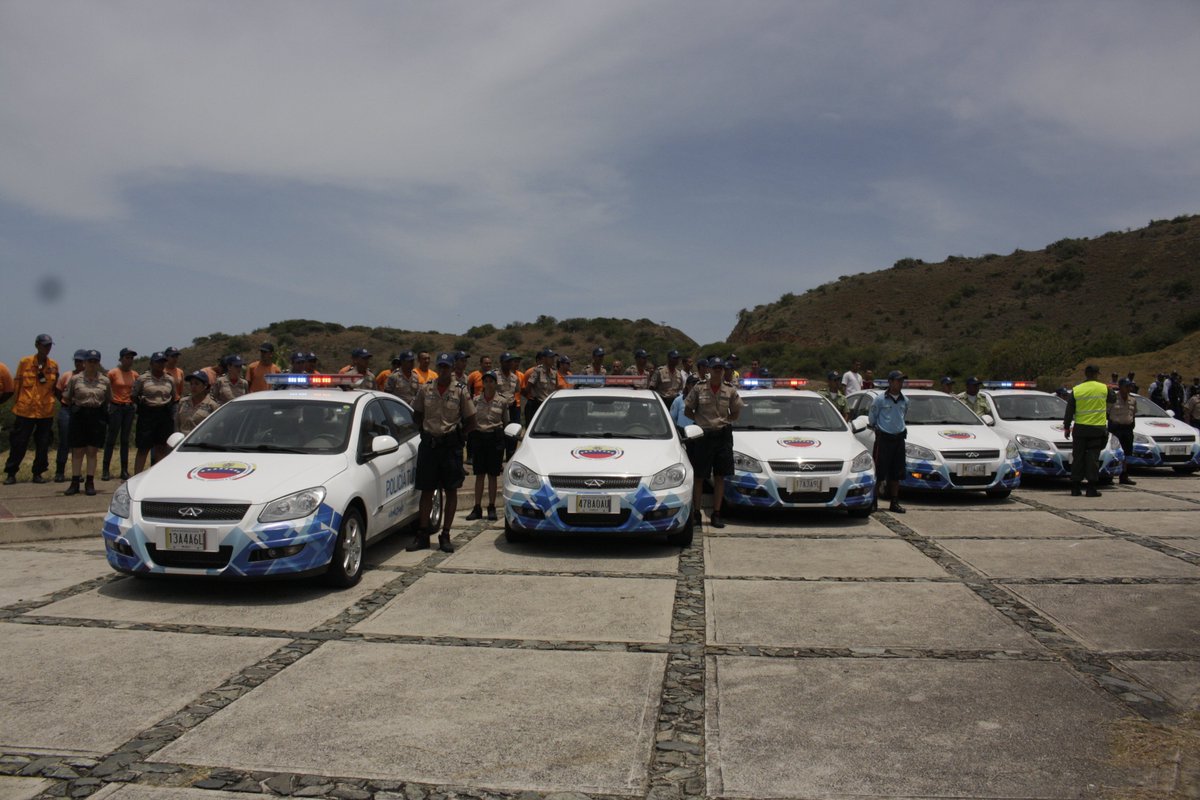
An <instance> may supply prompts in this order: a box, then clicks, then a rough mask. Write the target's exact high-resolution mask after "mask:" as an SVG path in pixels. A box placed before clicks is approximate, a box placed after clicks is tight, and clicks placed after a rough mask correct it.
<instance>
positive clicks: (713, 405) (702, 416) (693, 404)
mask: <svg viewBox="0 0 1200 800" xmlns="http://www.w3.org/2000/svg"><path fill="white" fill-rule="evenodd" d="M744 405H745V403H743V402H742V397H741V395H739V394H738V391H737V389H735V388H733V384H732V383H722V384H721V385H720V386H719V387H718V388H717V391H715V392H714V391H713V388H712V384H711V383H709V382H708V381H705V382H704V383H697V384H696V385H695V386H693V387H692V391H691V392H690V393H689V394H688V396H687V399H686V400H684V402H683V413H685V414H686V415H687V416H689V417H691V418H692V419H694V420H695V421H696V424H697V425H699V426H700V427H701V428H703V429H704V430H706V431H715V430H720V429H721V428H724V427H726V426H727V425H729V423H730V422H732V421H733V417H734V416H736V414H738V413H741V410H742V406H744Z"/></svg>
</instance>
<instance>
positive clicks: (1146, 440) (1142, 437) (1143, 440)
mask: <svg viewBox="0 0 1200 800" xmlns="http://www.w3.org/2000/svg"><path fill="white" fill-rule="evenodd" d="M1133 440H1134V441H1135V442H1137V443H1138V444H1150V437H1149V436H1147V435H1146V434H1144V433H1135V434H1134V435H1133Z"/></svg>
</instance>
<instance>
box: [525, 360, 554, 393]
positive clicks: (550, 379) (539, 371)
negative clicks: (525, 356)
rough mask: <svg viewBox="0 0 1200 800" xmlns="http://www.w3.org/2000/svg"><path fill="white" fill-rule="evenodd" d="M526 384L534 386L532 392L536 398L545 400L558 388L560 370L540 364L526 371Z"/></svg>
mask: <svg viewBox="0 0 1200 800" xmlns="http://www.w3.org/2000/svg"><path fill="white" fill-rule="evenodd" d="M525 385H526V386H527V387H532V390H531V394H532V395H533V399H534V400H545V399H546V398H547V397H549V396H550V395H551V393H553V392H554V390H555V389H557V388H558V371H557V370H551V369H547V368H546V367H545V365H543V364H538V365H537V366H536V367H534V368H533V369H532V370H530V371H529V372H527V373H525Z"/></svg>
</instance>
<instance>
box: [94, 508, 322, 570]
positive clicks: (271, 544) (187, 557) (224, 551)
mask: <svg viewBox="0 0 1200 800" xmlns="http://www.w3.org/2000/svg"><path fill="white" fill-rule="evenodd" d="M135 506H136V504H135ZM246 518H249V519H253V517H251V515H250V514H247V517H246ZM246 518H244V519H243V520H242V521H241V522H238V523H234V524H230V523H226V522H222V523H196V524H190V525H170V526H168V525H167V524H166V523H162V522H158V521H147V520H143V519H142V518H141V517H140V515H139V512H138V511H137V510H135V511H134V513H133V517H132V518H130V519H122V518H121V517H117V516H114V515H113V514H107V515H106V516H105V518H104V527H103V530H102V534H103V537H104V552H105V555H106V556H107V557H108V563H109V566H111V567H112V568H113V569H115V570H116V571H118V572H123V573H126V574H129V575H193V576H201V577H209V578H268V577H282V576H288V577H301V576H303V575H309V574H313V573H316V572H321V571H323V570H324V569H325V568H326V567H327V566H328V565H329V562H330V560H331V559H332V558H333V548H334V546H335V544H336V543H337V537H338V529H339V528H340V527H341V523H342V518H341V514H339V513H337V512H336V511H334V510H333V508H332V507H330V506H327V505H325V504H322V505H321V506H320V507H319V508H318V509H317V510H316V512H314V513H313V514H312V515H310V516H308V517H304V518H303V519H296V520H289V521H287V522H273V523H269V524H266V523H258V522H255V523H253V524H243V523H245V521H246ZM167 527H172V528H190V529H204V530H205V531H206V534H207V545H208V547H207V549H206V550H204V551H192V550H168V549H167V547H166V544H167V533H166V529H167ZM285 548H299V551H298V552H295V553H294V554H292V555H282V556H279V557H275V558H270V557H264V556H269V555H270V551H271V550H272V549H273V550H275V551H276V552H280V551H284V549H285Z"/></svg>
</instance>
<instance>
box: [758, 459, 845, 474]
mask: <svg viewBox="0 0 1200 800" xmlns="http://www.w3.org/2000/svg"><path fill="white" fill-rule="evenodd" d="M767 463H768V464H770V465H771V471H772V472H841V471H842V466H843V465H844V464H845V463H846V462H845V461H769V462H767Z"/></svg>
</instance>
